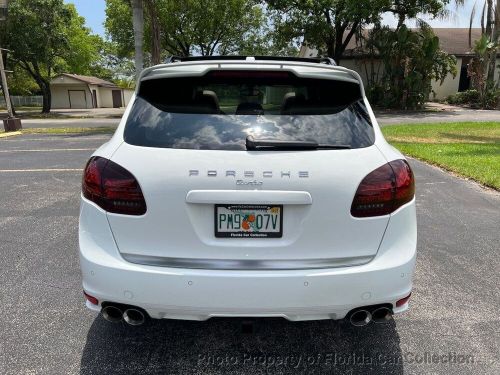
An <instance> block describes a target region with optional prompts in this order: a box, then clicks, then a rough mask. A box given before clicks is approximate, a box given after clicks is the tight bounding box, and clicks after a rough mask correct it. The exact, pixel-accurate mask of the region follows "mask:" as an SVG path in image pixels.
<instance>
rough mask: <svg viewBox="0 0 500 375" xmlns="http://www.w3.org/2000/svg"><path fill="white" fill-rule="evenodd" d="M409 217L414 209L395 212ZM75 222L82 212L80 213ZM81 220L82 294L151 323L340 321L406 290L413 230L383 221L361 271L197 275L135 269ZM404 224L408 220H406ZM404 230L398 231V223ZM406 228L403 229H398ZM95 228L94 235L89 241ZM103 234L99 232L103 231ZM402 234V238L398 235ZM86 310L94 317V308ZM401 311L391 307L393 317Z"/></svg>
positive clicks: (96, 218) (100, 219) (99, 223)
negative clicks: (141, 314)
mask: <svg viewBox="0 0 500 375" xmlns="http://www.w3.org/2000/svg"><path fill="white" fill-rule="evenodd" d="M397 214H401V215H410V216H411V215H413V216H414V215H415V207H414V204H413V203H412V204H410V205H408V206H406V207H404V208H402V209H400V211H398V213H397ZM82 215H84V210H83V209H82ZM92 216H93V219H92V221H91V222H87V221H86V218H85V217H82V216H81V217H80V263H81V269H82V275H83V288H84V290H85V291H86V292H87V293H88V294H90V295H92V296H95V297H96V298H97V299H98V300H99V302H104V301H109V302H118V303H124V304H129V305H135V306H139V307H142V308H143V309H145V310H146V311H147V312H148V313H149V315H150V316H151V317H152V318H174V319H190V320H206V319H209V318H211V317H220V316H224V317H241V316H245V317H284V318H286V319H289V320H315V319H342V318H344V317H345V315H346V314H347V313H348V312H349V311H350V310H352V309H353V308H356V307H360V306H367V305H375V304H381V303H391V304H393V306H395V304H396V301H397V300H399V299H401V298H403V297H406V296H407V295H408V294H409V293H410V291H411V289H412V277H413V272H414V268H415V257H416V251H415V248H416V225H413V226H412V227H411V228H408V227H407V224H408V220H392V219H391V220H390V223H389V226H388V228H387V230H386V233H385V235H384V240H383V242H382V244H381V246H380V248H379V252H378V254H377V256H376V257H375V258H374V259H373V260H372V261H371V262H369V263H367V264H364V265H360V266H351V267H343V268H330V269H315V270H278V271H272V270H265V271H250V270H245V271H239V270H203V269H183V268H166V267H155V266H146V265H138V264H133V263H129V262H127V261H125V260H124V259H123V258H122V257H121V256H120V254H119V252H118V250H117V249H116V245H115V244H114V241H113V239H112V235H111V233H106V231H108V232H109V226H108V225H107V221H106V218H105V215H104V216H102V215H92ZM410 221H411V220H410ZM403 223H404V224H403ZM401 225H405V226H406V227H405V228H400V226H401ZM93 226H96V227H99V228H100V229H99V231H98V232H97V233H100V235H96V234H95V233H96V230H97V229H96V228H94V229H93V228H89V227H93ZM103 228H106V230H103ZM402 229H404V230H406V232H405V235H404V236H401V230H402ZM87 306H88V307H89V308H92V309H94V310H100V306H95V305H91V304H90V303H88V302H87ZM407 308H408V305H407V304H405V305H403V306H401V307H398V308H396V307H395V308H394V312H395V313H399V312H402V311H404V310H406V309H407Z"/></svg>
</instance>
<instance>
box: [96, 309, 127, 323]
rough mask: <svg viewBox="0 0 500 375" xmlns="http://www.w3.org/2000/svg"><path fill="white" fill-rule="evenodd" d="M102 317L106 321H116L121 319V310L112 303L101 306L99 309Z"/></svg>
mask: <svg viewBox="0 0 500 375" xmlns="http://www.w3.org/2000/svg"><path fill="white" fill-rule="evenodd" d="M101 314H102V317H103V318H104V319H106V320H107V321H108V322H112V323H118V322H120V321H121V320H122V319H123V313H122V311H121V310H120V309H119V308H118V307H116V306H113V305H109V306H106V307H103V308H102V310H101Z"/></svg>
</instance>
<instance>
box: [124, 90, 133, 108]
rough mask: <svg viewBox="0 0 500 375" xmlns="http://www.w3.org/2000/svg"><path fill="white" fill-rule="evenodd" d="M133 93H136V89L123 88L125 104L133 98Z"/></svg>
mask: <svg viewBox="0 0 500 375" xmlns="http://www.w3.org/2000/svg"><path fill="white" fill-rule="evenodd" d="M132 95H134V90H132V89H123V105H124V106H125V107H126V106H127V105H128V103H130V100H131V99H132Z"/></svg>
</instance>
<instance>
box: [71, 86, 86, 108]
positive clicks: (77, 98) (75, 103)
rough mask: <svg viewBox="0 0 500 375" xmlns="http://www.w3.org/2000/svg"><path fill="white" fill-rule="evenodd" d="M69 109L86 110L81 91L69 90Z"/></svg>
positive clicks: (84, 98) (83, 93)
mask: <svg viewBox="0 0 500 375" xmlns="http://www.w3.org/2000/svg"><path fill="white" fill-rule="evenodd" d="M68 93H69V107H70V108H87V98H86V96H85V91H83V90H69V91H68Z"/></svg>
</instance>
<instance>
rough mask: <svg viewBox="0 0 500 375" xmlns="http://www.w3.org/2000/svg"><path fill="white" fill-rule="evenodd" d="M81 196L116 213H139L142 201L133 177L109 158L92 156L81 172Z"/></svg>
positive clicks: (142, 208)
mask: <svg viewBox="0 0 500 375" xmlns="http://www.w3.org/2000/svg"><path fill="white" fill-rule="evenodd" d="M82 191H83V196H84V197H85V198H87V199H88V200H90V201H92V202H94V203H96V204H97V205H98V206H99V207H101V208H103V209H104V210H106V211H108V212H112V213H116V214H124V215H143V214H145V213H146V201H145V200H144V196H143V194H142V190H141V187H140V186H139V183H138V182H137V180H136V178H135V177H134V176H133V175H132V173H130V172H129V171H127V170H126V169H125V168H123V167H121V166H119V165H118V164H116V163H114V162H112V161H111V160H108V159H105V158H101V157H98V156H95V157H92V158H91V159H90V160H89V162H88V163H87V166H86V167H85V172H84V174H83V184H82Z"/></svg>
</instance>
